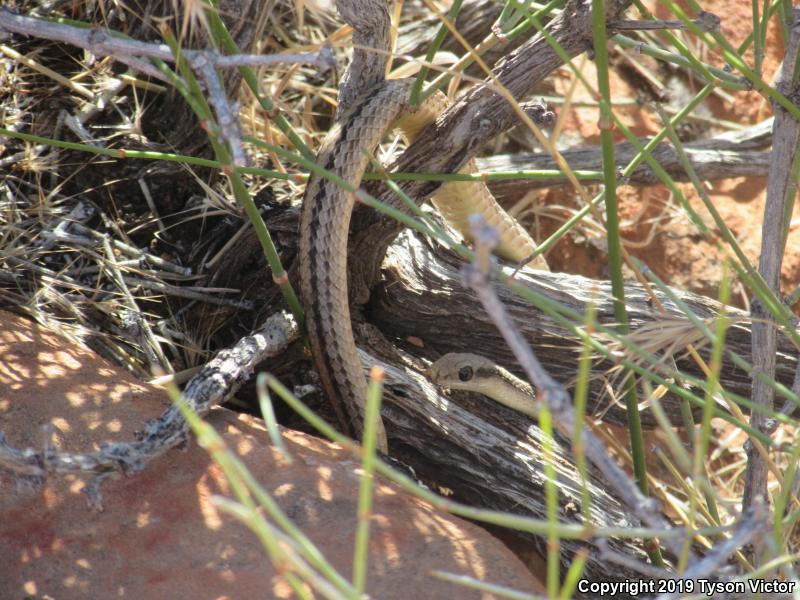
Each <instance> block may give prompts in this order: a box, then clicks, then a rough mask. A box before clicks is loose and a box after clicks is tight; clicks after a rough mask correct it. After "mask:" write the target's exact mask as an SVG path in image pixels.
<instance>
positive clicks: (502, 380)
mask: <svg viewBox="0 0 800 600" xmlns="http://www.w3.org/2000/svg"><path fill="white" fill-rule="evenodd" d="M425 374H426V375H427V376H428V379H430V380H431V381H432V382H433V383H435V384H436V385H438V386H440V387H443V388H448V389H451V390H465V391H468V392H477V393H479V394H483V395H484V396H487V397H488V398H491V399H492V400H494V401H495V402H499V403H500V404H502V405H503V406H507V407H508V408H511V409H513V410H515V411H517V412H520V413H523V414H525V415H528V416H529V417H533V418H534V419H538V417H539V404H538V402H537V400H536V393H535V392H534V391H533V387H532V386H531V385H530V384H529V383H527V382H525V381H523V380H522V379H520V378H519V377H517V376H516V375H513V374H511V373H510V372H509V371H507V370H506V369H504V368H503V367H501V366H499V365H497V364H495V363H494V362H493V361H492V360H491V359H488V358H486V357H484V356H480V355H478V354H471V353H468V352H451V353H449V354H445V355H444V356H442V357H441V358H439V359H438V360H437V361H436V362H434V363H432V364H431V365H430V366H429V367H428V369H427V371H426V373H425Z"/></svg>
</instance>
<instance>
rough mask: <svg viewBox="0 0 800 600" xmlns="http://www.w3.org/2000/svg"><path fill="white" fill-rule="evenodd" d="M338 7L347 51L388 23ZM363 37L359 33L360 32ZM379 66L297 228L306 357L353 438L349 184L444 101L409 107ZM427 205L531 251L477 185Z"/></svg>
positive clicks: (357, 409) (517, 252) (321, 155)
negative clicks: (394, 137)
mask: <svg viewBox="0 0 800 600" xmlns="http://www.w3.org/2000/svg"><path fill="white" fill-rule="evenodd" d="M354 5H357V6H354ZM337 6H338V8H339V12H340V13H341V14H342V16H343V18H344V19H345V20H346V21H348V22H349V23H350V24H351V25H352V26H353V28H354V47H356V46H357V44H356V34H357V33H359V27H361V28H362V29H364V28H367V29H369V28H372V29H374V28H380V27H387V28H388V26H389V21H388V12H387V11H386V6H385V4H384V5H383V6H381V2H380V0H359V1H358V2H346V1H344V0H343V1H340V2H338V3H337ZM343 9H347V10H343ZM356 9H357V10H356ZM370 11H374V13H375V14H376V15H377V17H376V18H375V19H373V20H369V21H367V25H363V23H357V22H355V19H356V16H358V17H363V15H364V14H365V13H367V12H370ZM384 15H385V17H384ZM384 21H385V22H384ZM370 33H371V32H370V31H367V32H363V31H362V32H361V34H363V35H367V34H370ZM379 34H380V35H378V36H377V37H379V38H381V39H388V36H387V35H386V32H385V31H380V32H379ZM360 45H364V44H363V43H362V44H360ZM375 56H376V55H373V57H375ZM373 60H374V58H373ZM355 63H356V61H355V58H354V61H353V62H352V63H351V65H350V69H349V71H348V73H347V74H346V75H345V78H344V79H343V86H344V85H345V84H344V82H345V81H346V80H347V79H348V76H349V79H350V80H355V79H357V78H358V77H359V75H360V71H359V68H362V67H361V66H359V67H356V66H355ZM379 67H380V68H379V69H377V71H378V72H379V73H380V76H379V77H378V79H380V80H379V81H377V82H375V83H374V84H373V85H371V86H370V87H369V88H368V89H367V90H366V91H364V92H363V93H362V94H361V95H360V96H358V97H357V98H356V99H354V100H353V101H352V103H351V105H350V107H349V108H348V110H346V111H341V110H340V115H339V117H338V119H337V122H336V124H335V125H334V126H333V127H332V128H331V130H330V131H329V132H328V134H327V135H326V137H325V139H324V141H323V143H322V145H321V146H320V150H319V152H318V154H317V158H316V162H317V165H319V166H320V167H321V168H322V169H324V171H325V172H327V173H330V174H333V175H335V176H336V178H338V179H340V180H342V181H344V182H345V183H346V186H340V185H338V184H337V183H336V182H335V181H334V179H335V178H332V177H330V176H327V177H326V176H325V174H324V173H319V172H317V171H314V172H313V173H312V175H311V176H310V177H309V180H308V183H307V185H306V190H305V194H304V198H303V206H302V213H301V219H300V232H299V248H298V254H299V263H300V266H299V274H300V292H301V296H302V298H303V309H304V312H305V319H306V331H307V335H308V340H309V343H310V348H311V354H312V356H313V359H314V363H315V365H316V370H317V372H318V374H319V377H320V381H321V383H322V387H323V389H324V391H325V393H326V395H327V397H328V399H329V400H330V402H331V404H332V405H333V407H334V410H335V412H336V416H337V418H338V420H339V422H340V424H342V425H343V426H344V427H345V428H346V429H348V432H349V433H351V434H353V433H355V434H359V433H361V431H362V429H363V423H364V412H365V403H366V395H367V382H366V378H365V375H364V369H363V366H362V363H361V360H360V358H359V356H358V350H357V347H356V342H355V336H354V333H353V326H352V320H351V314H350V304H349V298H348V273H347V252H348V248H347V246H348V232H349V226H350V217H351V214H352V211H353V207H354V204H355V196H354V194H353V193H351V192H349V191H348V190H347V189H346V188H349V189H351V190H352V189H358V188H359V186H360V184H361V179H362V177H363V175H364V171H365V170H366V168H367V165H368V162H369V156H371V155H372V154H373V152H374V150H375V148H376V147H377V145H378V144H379V143H380V141H381V139H382V138H383V136H384V135H385V134H386V133H387V131H389V130H391V129H392V128H393V127H394V125H395V124H397V125H398V126H399V127H400V128H401V129H402V131H403V134H404V136H405V137H406V138H407V141H408V142H409V143H411V142H413V139H414V138H415V136H416V135H417V133H419V132H420V131H421V130H422V129H424V128H425V127H428V126H430V124H431V123H433V121H435V119H436V117H437V116H438V114H439V113H440V112H442V111H443V110H444V109H445V108H446V107H447V105H448V100H447V99H446V97H445V96H444V94H442V93H441V92H436V93H435V94H432V95H431V96H429V97H428V99H427V100H425V102H424V103H422V105H421V106H419V107H413V106H411V104H410V102H409V96H410V93H411V89H412V86H413V85H414V79H413V78H405V79H388V80H383V70H382V65H380V66H379ZM351 95H352V91H351V90H347V93H346V94H345V93H343V89H340V99H341V98H342V97H346V98H348V101H349V99H350V96H351ZM469 169H472V170H475V165H474V163H471V164H470V163H467V164H466V165H465V167H464V168H463V170H469ZM433 203H434V205H435V206H436V207H437V208H438V210H439V211H440V212H441V213H442V214H443V216H444V217H445V218H446V219H447V220H448V222H449V223H450V224H451V226H452V227H453V228H455V229H457V230H459V231H460V232H461V233H462V235H464V236H465V237H466V238H468V225H467V217H468V215H469V214H471V213H480V214H482V215H483V216H484V218H485V219H486V220H487V221H488V222H489V223H490V224H492V225H494V226H495V227H496V228H497V229H498V230H499V232H500V235H501V240H503V241H502V242H501V245H500V247H499V250H498V251H497V253H498V254H499V255H500V256H501V258H506V259H508V260H513V261H517V262H518V261H520V260H521V259H524V258H525V257H529V256H530V255H531V254H532V253H533V252H534V251H535V250H536V244H535V242H534V241H533V239H532V238H531V237H530V235H529V234H528V233H527V231H526V230H525V229H524V228H523V227H522V226H521V225H520V224H519V223H518V222H517V221H516V220H515V219H513V217H511V216H510V215H508V213H506V212H505V211H504V210H503V209H502V207H500V205H499V204H498V203H497V202H496V201H495V199H494V197H492V196H491V194H490V193H489V191H488V190H487V189H486V186H485V184H483V183H481V182H466V185H462V182H454V183H450V184H445V185H443V186H441V187H440V189H439V191H438V192H437V193H436V194H435V195H434V198H433ZM529 264H530V266H531V267H534V268H539V269H546V268H547V266H546V263H545V262H544V260H543V259H542V258H541V257H538V258H535V259H533V260H532V261H531V262H530V263H529ZM377 446H378V448H379V449H380V450H382V451H383V452H386V451H387V450H388V440H387V437H386V432H385V429H384V427H383V424H382V422H379V426H378V434H377Z"/></svg>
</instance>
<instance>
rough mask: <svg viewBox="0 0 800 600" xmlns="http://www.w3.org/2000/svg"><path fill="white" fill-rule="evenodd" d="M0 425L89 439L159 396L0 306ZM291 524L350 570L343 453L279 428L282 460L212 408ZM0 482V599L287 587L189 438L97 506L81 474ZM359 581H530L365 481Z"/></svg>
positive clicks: (421, 506) (112, 435)
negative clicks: (370, 497) (364, 542)
mask: <svg viewBox="0 0 800 600" xmlns="http://www.w3.org/2000/svg"><path fill="white" fill-rule="evenodd" d="M0 315H2V319H3V321H4V327H3V328H2V332H0V353H2V356H3V361H2V364H0V377H1V378H2V386H1V387H0V430H2V431H3V432H5V433H6V435H7V437H8V439H9V442H10V443H12V444H14V445H16V446H26V447H27V446H38V445H39V444H41V426H42V425H44V424H45V423H52V424H53V425H54V426H55V429H56V434H55V442H56V446H57V448H58V449H60V450H71V451H91V450H93V449H96V448H97V447H98V443H99V442H101V441H106V440H109V441H112V440H113V441H122V440H128V439H131V438H132V434H133V432H134V431H135V430H136V429H139V428H141V426H142V423H143V422H144V421H145V420H146V419H149V418H152V417H154V416H156V415H158V414H159V413H160V412H161V411H162V410H163V408H164V407H165V406H166V401H165V399H164V396H163V394H162V393H161V392H160V391H159V390H157V389H155V388H151V387H149V386H147V385H144V384H142V383H140V382H136V381H134V380H133V379H132V378H131V377H130V376H129V375H128V374H127V373H125V372H121V371H120V370H118V369H116V368H115V367H112V366H110V365H108V364H107V363H105V362H103V361H102V360H101V359H98V358H97V357H96V356H95V355H94V354H93V353H91V352H89V351H87V350H85V349H83V348H80V347H76V346H75V345H73V344H71V343H68V342H65V341H64V340H63V339H62V338H60V337H58V336H56V335H54V334H52V333H51V332H48V331H46V330H44V329H42V328H40V327H38V326H36V325H33V324H31V323H29V322H28V321H26V320H24V319H21V318H20V317H17V316H14V315H10V314H8V313H0ZM209 422H210V423H212V424H213V426H214V427H215V428H216V430H217V431H218V432H220V433H221V434H222V436H223V438H224V440H225V442H226V444H227V445H228V447H229V448H231V449H232V450H234V451H235V452H236V453H237V454H238V455H239V456H240V457H241V459H242V460H243V461H244V462H245V464H246V465H247V466H248V468H249V469H250V470H251V472H252V473H253V474H254V476H255V477H256V478H257V479H258V481H259V482H261V484H262V485H263V486H264V488H265V489H266V490H267V491H268V492H269V493H271V494H272V495H273V497H274V498H275V499H276V500H277V501H278V503H279V504H280V506H281V507H282V509H283V510H284V512H285V513H286V514H288V516H289V517H290V518H291V519H292V520H293V521H294V523H295V524H296V525H297V526H298V527H299V528H300V529H301V530H302V531H303V532H304V533H305V534H306V535H308V536H309V537H310V538H311V540H312V541H313V542H314V543H315V544H316V545H317V546H318V548H319V549H320V550H321V552H322V553H323V554H324V555H325V556H326V557H327V558H328V560H329V561H330V562H331V563H332V564H333V566H334V567H335V568H336V569H337V570H338V571H339V572H340V573H341V574H342V575H343V576H344V577H346V578H348V579H349V578H350V576H351V571H352V565H351V555H352V547H353V533H354V531H355V525H356V506H357V489H358V476H357V471H358V468H359V465H358V463H357V462H355V461H354V460H353V459H352V458H351V456H350V455H349V454H348V453H347V452H345V451H344V450H342V449H341V448H339V447H338V446H335V445H333V444H329V443H326V442H323V441H320V440H318V439H316V438H312V437H309V436H307V435H303V434H300V433H296V432H291V431H285V432H284V433H283V437H284V440H285V442H286V445H287V447H288V450H289V452H290V454H291V456H292V458H293V459H294V461H293V463H292V464H291V465H287V464H285V463H284V462H283V461H282V460H281V459H280V456H279V454H278V453H277V452H276V451H275V450H274V449H273V448H272V447H271V446H270V445H269V443H268V440H267V435H266V432H265V430H264V428H263V426H262V424H261V423H260V421H259V420H257V419H254V418H252V417H248V416H245V415H237V414H235V413H232V412H230V411H227V410H223V409H220V410H215V411H213V413H212V415H211V416H210V418H209ZM0 483H2V485H3V487H2V494H0V563H2V565H3V567H2V569H0V596H2V597H3V598H19V599H22V598H45V597H51V598H57V599H59V600H64V599H70V598H81V599H83V598H148V599H151V598H155V599H158V598H169V599H179V600H180V599H182V598H187V599H189V598H191V599H193V600H194V599H203V598H231V599H237V598H248V599H249V598H287V597H290V596H291V592H290V589H289V587H288V586H287V585H286V583H285V581H284V579H283V578H282V577H281V576H280V575H278V574H276V571H275V569H274V568H273V566H272V565H271V563H270V562H269V559H268V558H267V556H266V554H265V551H264V550H263V548H262V546H261V545H260V543H259V542H258V541H257V539H256V537H255V535H253V534H252V533H251V532H250V531H249V530H248V529H247V528H245V527H244V526H242V525H240V524H239V523H238V522H236V521H234V520H233V519H231V518H229V517H227V516H226V515H224V514H222V513H221V512H220V511H218V510H217V509H216V508H215V507H214V506H213V504H212V503H211V502H210V498H211V497H212V496H214V495H216V494H227V492H228V485H227V482H226V480H225V477H224V476H223V474H222V472H221V470H220V469H219V468H218V467H217V466H216V465H215V464H213V463H212V462H211V461H210V458H209V456H208V455H207V454H206V452H205V451H203V450H202V449H200V448H198V446H197V445H196V444H195V443H194V442H192V443H191V444H190V445H189V449H188V452H180V451H176V450H171V451H169V452H168V453H167V454H166V455H164V456H162V457H160V458H159V459H157V460H155V461H154V462H153V463H151V464H149V465H148V466H147V468H146V469H145V470H144V471H143V472H142V473H138V474H135V475H132V476H129V477H123V478H118V479H115V480H112V481H108V482H106V483H105V484H104V485H103V487H102V493H103V500H104V511H103V512H100V513H98V512H95V511H92V510H90V509H89V508H88V507H87V503H86V496H85V495H84V494H82V493H81V488H82V487H83V485H84V482H83V481H81V480H80V479H78V478H75V477H68V478H64V479H53V480H49V481H48V482H47V483H46V484H45V486H43V487H42V488H40V489H37V490H27V491H17V490H15V485H14V481H13V480H12V479H11V478H10V477H7V476H6V477H3V478H2V479H1V480H0ZM374 513H375V515H374V519H373V521H372V530H371V532H372V534H371V537H370V553H369V572H368V579H367V591H368V593H369V594H370V595H371V596H372V597H374V598H404V599H405V598H417V599H422V598H455V597H458V598H472V597H475V598H478V597H487V596H485V595H484V596H481V594H479V593H477V592H470V591H468V590H466V589H463V588H456V587H455V586H453V585H451V584H448V583H444V582H441V581H438V580H436V579H433V578H431V577H430V575H429V573H430V571H432V570H434V569H439V570H443V571H450V572H454V573H460V574H466V575H470V576H472V577H476V578H479V579H483V580H485V581H490V582H495V583H500V584H503V585H507V586H509V587H512V588H516V589H518V590H526V591H533V590H537V591H538V590H541V588H540V587H538V584H537V582H536V580H535V579H534V578H533V577H532V576H531V575H530V574H529V572H528V571H527V570H526V569H525V567H524V566H523V565H522V563H521V562H520V561H519V560H518V559H517V558H516V557H515V556H514V555H513V554H512V553H511V552H510V551H509V550H508V549H507V548H506V547H505V546H503V545H502V544H501V543H499V542H498V541H497V540H495V539H494V538H493V537H492V536H491V535H489V534H488V533H487V532H485V531H484V530H482V529H481V528H479V527H477V526H475V525H473V524H471V523H467V522H465V521H462V520H460V519H457V518H455V517H452V516H450V515H448V514H445V513H442V512H440V511H437V510H434V509H433V508H432V507H430V506H429V505H427V504H426V503H424V502H421V501H419V500H417V499H415V498H413V497H411V496H409V495H408V494H405V493H404V492H402V491H400V490H399V489H398V488H397V487H395V486H394V485H392V484H389V483H387V482H386V481H384V480H379V481H378V482H377V486H376V495H375V507H374Z"/></svg>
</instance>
